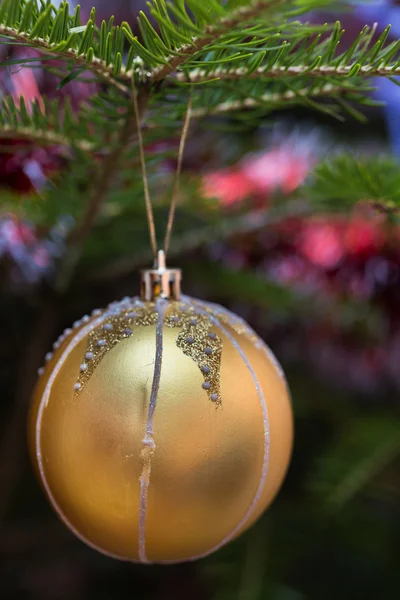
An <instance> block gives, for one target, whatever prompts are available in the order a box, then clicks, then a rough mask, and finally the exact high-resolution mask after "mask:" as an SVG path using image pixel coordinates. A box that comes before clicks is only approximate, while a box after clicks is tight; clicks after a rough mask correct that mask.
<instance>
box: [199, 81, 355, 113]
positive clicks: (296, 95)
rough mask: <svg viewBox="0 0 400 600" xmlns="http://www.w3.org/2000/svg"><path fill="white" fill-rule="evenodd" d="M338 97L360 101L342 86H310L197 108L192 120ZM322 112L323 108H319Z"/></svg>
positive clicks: (351, 90)
mask: <svg viewBox="0 0 400 600" xmlns="http://www.w3.org/2000/svg"><path fill="white" fill-rule="evenodd" d="M338 95H348V96H353V97H351V98H350V99H351V100H354V101H360V100H361V99H362V96H361V94H358V95H356V93H355V91H354V90H353V89H348V88H345V87H343V86H342V85H333V84H330V83H328V84H325V85H317V86H315V85H310V86H307V87H303V88H300V89H298V90H286V91H282V92H275V93H274V92H268V93H266V94H263V95H262V96H260V97H257V98H252V97H248V98H244V99H242V100H232V101H229V100H228V101H226V102H221V103H220V104H217V105H216V106H207V107H206V108H198V109H196V110H194V111H193V113H192V116H193V118H200V117H203V116H205V115H221V114H224V113H228V112H235V111H243V110H246V109H252V108H261V109H264V112H263V114H265V112H266V111H273V110H275V109H276V108H277V107H278V108H281V105H282V104H284V105H285V107H286V108H288V107H289V106H293V104H301V99H302V98H303V99H304V100H305V101H307V100H315V99H318V98H324V97H331V98H335V97H337V96H338ZM321 110H323V107H321Z"/></svg>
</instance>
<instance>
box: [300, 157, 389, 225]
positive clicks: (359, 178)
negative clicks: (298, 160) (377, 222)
mask: <svg viewBox="0 0 400 600" xmlns="http://www.w3.org/2000/svg"><path fill="white" fill-rule="evenodd" d="M301 193H302V194H303V195H304V197H306V198H309V199H310V202H311V203H312V206H313V207H314V210H320V211H330V212H348V211H349V209H351V208H352V207H354V206H355V205H356V204H358V203H360V202H362V203H368V204H369V205H370V206H372V207H373V208H375V209H376V210H379V211H380V212H382V213H383V214H386V215H388V216H392V215H394V216H396V215H398V214H399V213H400V173H399V165H398V161H397V159H396V158H394V157H389V156H374V157H357V156H353V155H350V154H344V155H339V156H336V157H333V158H331V159H330V160H329V162H323V163H321V164H320V165H318V166H317V167H316V168H315V170H314V172H313V173H312V175H311V181H310V183H309V184H307V185H306V186H305V188H304V189H303V190H302V191H301Z"/></svg>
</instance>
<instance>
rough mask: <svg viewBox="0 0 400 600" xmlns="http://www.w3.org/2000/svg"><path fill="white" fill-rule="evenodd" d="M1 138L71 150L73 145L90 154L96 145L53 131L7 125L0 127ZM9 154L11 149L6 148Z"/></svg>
mask: <svg viewBox="0 0 400 600" xmlns="http://www.w3.org/2000/svg"><path fill="white" fill-rule="evenodd" d="M0 138H1V139H4V140H16V139H18V140H21V141H27V142H31V143H33V144H37V145H40V146H65V147H67V148H71V145H73V146H75V147H76V148H78V149H79V150H82V151H83V152H90V151H92V150H94V147H95V146H94V144H92V143H91V142H89V141H87V140H77V139H75V140H73V141H72V140H71V138H68V137H65V136H63V135H60V134H58V133H57V132H55V131H51V130H36V129H31V128H29V127H18V128H14V127H10V126H7V125H0ZM5 149H6V150H7V151H8V152H9V151H10V147H9V146H7V147H6V148H5Z"/></svg>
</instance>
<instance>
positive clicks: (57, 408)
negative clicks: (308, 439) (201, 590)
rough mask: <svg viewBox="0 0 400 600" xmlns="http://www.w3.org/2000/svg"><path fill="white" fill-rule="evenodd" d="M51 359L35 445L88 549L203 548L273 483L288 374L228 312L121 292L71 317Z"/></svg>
mask: <svg viewBox="0 0 400 600" xmlns="http://www.w3.org/2000/svg"><path fill="white" fill-rule="evenodd" d="M46 360H47V364H46V366H45V367H44V369H42V373H41V376H40V378H39V381H38V384H37V387H36V391H35V396H34V402H33V406H32V410H31V415H30V426H29V434H30V446H31V450H32V456H33V458H34V462H35V466H36V470H37V473H38V476H39V479H40V481H41V483H42V485H43V487H44V490H45V492H46V494H47V496H48V498H49V500H50V502H51V504H52V505H53V507H54V509H55V510H56V512H57V513H58V515H59V517H60V518H61V519H62V520H63V521H64V523H65V524H66V525H67V526H68V527H69V528H70V529H71V530H72V531H73V532H74V533H75V534H76V535H77V536H78V537H79V538H80V539H81V540H82V541H84V542H86V543H87V544H89V545H90V546H91V547H92V548H95V549H96V550H98V551H100V552H103V553H104V554H107V555H109V556H112V557H115V558H118V559H121V560H131V561H141V562H144V563H148V562H149V563H152V562H175V561H176V562H178V561H184V560H191V559H197V558H201V557H203V556H205V555H207V554H210V553H211V552H214V551H215V550H217V549H219V548H220V547H221V546H223V545H224V544H226V543H227V542H229V541H231V540H233V539H234V538H236V537H237V536H239V535H240V534H241V533H242V532H243V531H244V530H246V529H247V528H248V527H250V525H252V523H254V521H255V520H256V519H257V518H258V517H259V516H260V515H261V513H262V512H263V511H264V510H265V508H266V507H267V506H268V505H269V504H270V502H271V501H272V499H273V498H274V496H275V494H276V493H277V491H278V489H279V487H280V485H281V483H282V480H283V478H284V475H285V472H286V469H287V466H288V462H289V457H290V452H291V446H292V433H293V432H292V414H291V407H290V400H289V394H288V390H287V387H286V383H285V378H284V375H283V373H282V370H281V368H280V367H279V365H278V363H277V361H276V360H275V358H274V357H273V355H272V353H271V351H270V350H269V349H268V348H267V346H266V345H265V344H264V342H263V341H262V340H261V339H260V338H259V337H258V336H257V335H256V334H255V333H254V332H253V331H252V330H251V329H250V328H249V326H248V325H247V324H246V323H245V322H244V321H242V320H241V319H240V318H239V317H237V316H235V315H234V314H232V313H230V312H229V311H227V310H225V309H223V308H222V307H220V306H217V305H214V304H209V303H206V302H202V301H199V300H195V299H192V298H189V297H182V298H181V299H180V300H166V299H163V298H162V297H158V298H156V299H155V300H154V301H145V300H141V299H138V298H126V299H124V300H123V301H122V302H119V303H113V304H111V305H110V306H109V307H108V308H107V309H106V310H104V311H101V310H97V311H94V312H93V314H92V315H91V316H90V317H89V316H86V317H84V318H83V319H82V320H81V321H79V322H77V323H75V324H74V328H73V329H69V330H67V331H65V333H64V334H63V336H62V337H61V338H60V339H59V340H58V341H57V342H56V344H55V348H54V353H53V354H49V355H47V357H46Z"/></svg>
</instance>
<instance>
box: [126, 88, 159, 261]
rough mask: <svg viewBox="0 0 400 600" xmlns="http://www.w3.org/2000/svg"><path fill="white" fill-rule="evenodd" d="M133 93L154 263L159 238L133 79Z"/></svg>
mask: <svg viewBox="0 0 400 600" xmlns="http://www.w3.org/2000/svg"><path fill="white" fill-rule="evenodd" d="M132 92H133V94H132V95H133V109H134V112H135V120H136V130H137V138H138V145H139V153H140V165H141V168H142V179H143V189H144V199H145V203H146V212H147V224H148V227H149V235H150V244H151V249H152V252H153V257H154V261H156V260H157V237H156V227H155V224H154V213H153V207H152V205H151V200H150V192H149V182H148V179H147V171H146V160H145V157H144V146H143V135H142V126H141V122H140V115H139V106H138V100H137V93H136V86H135V78H134V77H132Z"/></svg>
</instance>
